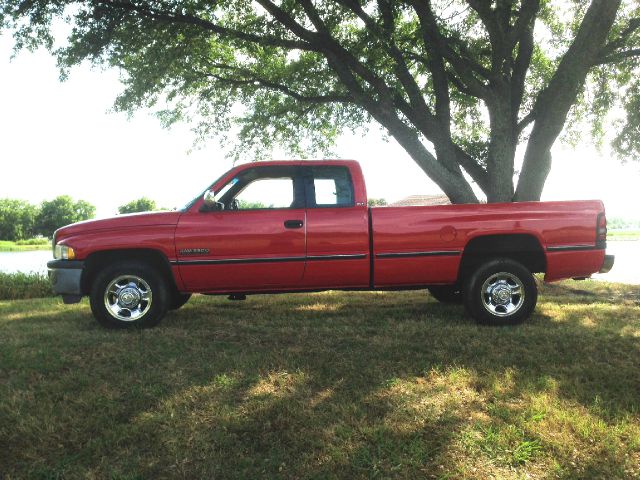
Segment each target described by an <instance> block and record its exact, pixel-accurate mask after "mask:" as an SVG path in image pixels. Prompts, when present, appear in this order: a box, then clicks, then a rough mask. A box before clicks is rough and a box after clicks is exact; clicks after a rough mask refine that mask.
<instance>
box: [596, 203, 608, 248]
mask: <svg viewBox="0 0 640 480" xmlns="http://www.w3.org/2000/svg"><path fill="white" fill-rule="evenodd" d="M596 248H607V217H606V215H605V214H604V212H602V213H599V214H598V220H597V221H596Z"/></svg>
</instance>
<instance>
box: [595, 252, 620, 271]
mask: <svg viewBox="0 0 640 480" xmlns="http://www.w3.org/2000/svg"><path fill="white" fill-rule="evenodd" d="M615 259H616V257H615V255H605V256H604V260H603V261H602V266H601V267H600V270H599V271H598V273H608V272H609V270H611V269H612V268H613V262H614V261H615Z"/></svg>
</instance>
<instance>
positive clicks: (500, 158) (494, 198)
mask: <svg viewBox="0 0 640 480" xmlns="http://www.w3.org/2000/svg"><path fill="white" fill-rule="evenodd" d="M497 90H501V91H494V93H493V95H492V98H491V99H490V100H489V101H488V102H487V106H488V110H489V122H490V126H491V136H490V141H489V158H488V161H487V172H488V174H489V186H488V187H489V188H488V191H486V192H485V194H486V195H487V202H488V203H495V202H510V201H511V200H512V199H513V162H514V159H515V155H516V143H517V137H516V136H515V135H514V131H515V130H514V126H513V124H512V119H513V115H512V111H511V101H510V99H511V94H510V91H509V88H508V87H507V86H506V85H504V86H500V87H499V88H498V89H497Z"/></svg>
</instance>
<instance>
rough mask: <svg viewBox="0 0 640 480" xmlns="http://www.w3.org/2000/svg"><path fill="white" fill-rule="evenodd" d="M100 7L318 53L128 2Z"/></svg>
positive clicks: (106, 0)
mask: <svg viewBox="0 0 640 480" xmlns="http://www.w3.org/2000/svg"><path fill="white" fill-rule="evenodd" d="M97 3H98V5H100V6H102V7H103V8H115V9H120V10H125V11H130V12H135V13H138V14H140V15H142V16H146V17H148V18H152V19H155V20H162V21H165V22H168V23H182V24H185V25H191V26H195V27H200V28H202V29H204V30H207V31H210V32H213V33H215V34H217V35H220V36H223V37H230V38H236V39H238V40H245V41H247V42H251V43H255V44H258V45H262V46H267V47H281V48H287V49H294V50H309V51H316V49H315V48H313V47H312V46H311V44H310V43H308V42H305V41H296V40H288V39H284V38H279V37H274V36H270V35H255V34H252V33H247V32H243V31H240V30H235V29H232V28H227V27H222V26H221V25H218V24H216V23H213V22H210V21H208V20H205V19H202V18H200V17H196V16H193V15H185V14H181V13H177V12H169V11H161V10H155V9H153V8H151V7H148V6H142V5H135V4H133V3H131V2H127V1H119V0H97Z"/></svg>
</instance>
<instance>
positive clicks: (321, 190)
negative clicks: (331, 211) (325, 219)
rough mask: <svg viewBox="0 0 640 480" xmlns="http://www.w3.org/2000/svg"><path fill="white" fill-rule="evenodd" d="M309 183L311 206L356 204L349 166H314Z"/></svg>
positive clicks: (325, 206) (348, 205)
mask: <svg viewBox="0 0 640 480" xmlns="http://www.w3.org/2000/svg"><path fill="white" fill-rule="evenodd" d="M307 185H308V187H309V190H310V192H309V195H308V199H307V200H308V204H309V207H311V208H327V207H353V206H354V194H353V182H352V181H351V175H350V173H349V169H348V168H347V167H339V166H319V167H312V168H311V177H310V178H309V180H308V183H307Z"/></svg>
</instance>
